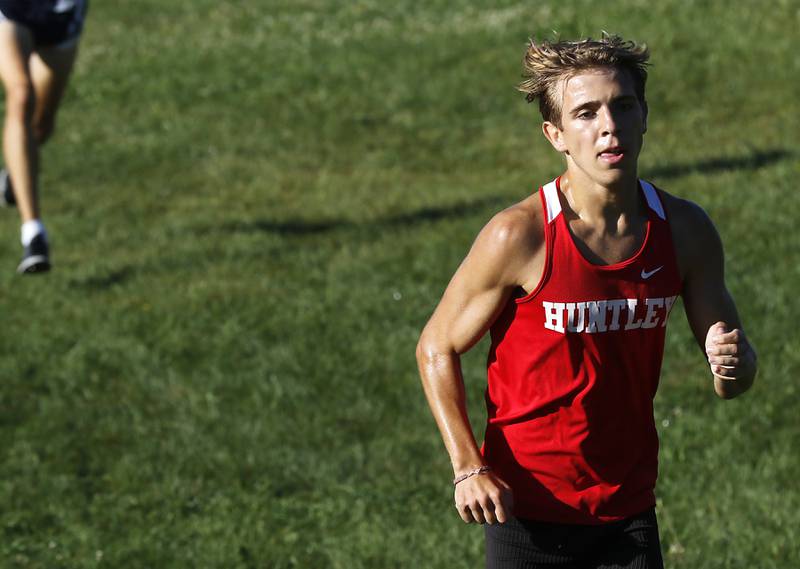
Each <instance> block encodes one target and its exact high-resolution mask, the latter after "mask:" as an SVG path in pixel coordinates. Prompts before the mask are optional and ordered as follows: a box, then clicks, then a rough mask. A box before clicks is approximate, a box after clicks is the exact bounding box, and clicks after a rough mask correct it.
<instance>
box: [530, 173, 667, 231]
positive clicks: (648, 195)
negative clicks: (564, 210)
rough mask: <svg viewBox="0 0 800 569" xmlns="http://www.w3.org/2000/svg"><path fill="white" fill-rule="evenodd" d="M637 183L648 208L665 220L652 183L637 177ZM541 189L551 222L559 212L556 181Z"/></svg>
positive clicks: (548, 219)
mask: <svg viewBox="0 0 800 569" xmlns="http://www.w3.org/2000/svg"><path fill="white" fill-rule="evenodd" d="M639 183H640V184H641V185H642V190H643V191H644V197H645V199H646V200H647V205H649V206H650V209H652V210H653V211H654V212H656V214H657V215H658V217H660V218H661V219H664V220H666V219H667V215H666V214H665V213H664V206H663V205H662V204H661V199H660V198H659V197H658V192H657V191H656V189H655V187H654V186H653V184H651V183H650V182H646V181H644V180H642V179H641V178H640V179H639ZM542 191H544V202H545V204H547V223H552V221H553V220H554V219H555V218H556V217H558V214H559V213H561V200H559V199H558V188H557V187H556V181H555V180H553V181H552V182H550V183H548V184H546V185H544V186H542Z"/></svg>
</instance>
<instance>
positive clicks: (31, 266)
mask: <svg viewBox="0 0 800 569" xmlns="http://www.w3.org/2000/svg"><path fill="white" fill-rule="evenodd" d="M49 270H50V256H49V254H48V247H47V239H46V238H45V236H44V234H42V233H40V234H39V235H37V236H36V237H34V238H33V240H32V241H31V242H30V244H29V245H28V246H27V247H25V253H23V255H22V261H21V262H20V264H19V267H17V272H18V273H21V274H32V273H44V272H45V271H49Z"/></svg>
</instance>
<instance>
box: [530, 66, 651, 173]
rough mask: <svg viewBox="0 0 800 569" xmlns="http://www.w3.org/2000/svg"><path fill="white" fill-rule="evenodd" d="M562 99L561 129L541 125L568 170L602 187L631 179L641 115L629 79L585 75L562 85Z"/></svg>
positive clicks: (601, 72) (622, 74)
mask: <svg viewBox="0 0 800 569" xmlns="http://www.w3.org/2000/svg"><path fill="white" fill-rule="evenodd" d="M562 95H563V98H562V107H561V109H562V110H561V128H559V127H557V126H555V125H553V124H552V123H545V134H546V135H547V137H548V139H550V142H551V143H552V144H553V146H554V147H555V148H556V149H557V150H559V151H560V152H564V153H565V154H566V155H567V161H568V163H569V165H570V167H576V168H578V169H579V170H581V171H583V172H584V173H585V174H586V175H588V176H589V178H591V179H592V180H594V181H596V182H598V183H600V184H603V185H607V184H609V185H610V184H613V183H615V182H617V181H619V180H621V179H623V178H626V177H630V176H633V177H635V175H636V164H637V161H638V158H639V152H640V151H641V149H642V141H643V136H642V135H643V134H644V132H645V129H646V127H645V118H646V114H645V113H646V111H645V110H644V109H643V108H642V105H641V103H640V102H639V99H638V98H637V97H636V91H635V89H634V83H633V79H632V78H631V76H630V74H629V73H628V72H626V71H623V70H616V69H597V70H590V71H587V72H585V73H581V74H579V75H576V76H574V77H571V78H570V79H568V80H567V81H566V82H564V84H563V87H562ZM548 125H550V126H549V127H548ZM548 130H549V131H550V132H549V134H548Z"/></svg>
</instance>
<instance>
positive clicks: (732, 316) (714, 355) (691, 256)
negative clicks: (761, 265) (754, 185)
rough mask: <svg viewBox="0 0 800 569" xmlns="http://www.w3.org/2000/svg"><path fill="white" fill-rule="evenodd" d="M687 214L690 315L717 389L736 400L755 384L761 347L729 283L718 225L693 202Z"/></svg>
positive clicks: (685, 253)
mask: <svg viewBox="0 0 800 569" xmlns="http://www.w3.org/2000/svg"><path fill="white" fill-rule="evenodd" d="M687 204H688V202H687ZM686 218H687V221H689V223H688V224H686V225H684V230H683V236H684V238H685V239H686V241H687V242H686V244H685V246H684V247H682V249H683V251H679V256H680V255H681V254H682V256H683V258H684V265H685V267H686V274H685V276H684V290H683V301H684V308H685V310H686V317H687V319H688V320H689V326H690V327H691V329H692V332H693V333H694V336H695V338H696V339H697V342H698V344H699V345H700V347H701V349H703V350H704V352H705V354H706V357H707V359H708V363H709V366H710V368H711V373H712V374H713V376H714V390H715V391H716V393H717V395H719V396H720V397H722V398H724V399H732V398H733V397H736V396H738V395H741V394H742V393H744V392H745V391H747V390H748V389H750V387H751V386H752V384H753V381H754V379H755V376H756V371H757V358H756V352H755V350H754V349H753V347H752V346H751V345H750V342H749V340H748V339H747V336H746V334H745V333H744V330H743V329H742V324H741V321H740V319H739V314H738V312H737V310H736V304H735V302H734V300H733V297H732V296H731V294H730V292H729V291H728V288H727V287H726V286H725V257H724V252H723V248H722V241H721V240H720V237H719V234H718V233H717V230H716V228H715V227H714V224H713V223H712V222H711V220H710V219H709V217H708V216H707V215H706V213H705V212H704V211H703V210H702V209H701V208H700V207H698V206H696V205H694V204H689V205H688V207H687V211H686ZM689 240H690V241H691V242H690V243H689V242H688V241H689Z"/></svg>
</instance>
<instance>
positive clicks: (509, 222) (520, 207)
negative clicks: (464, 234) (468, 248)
mask: <svg viewBox="0 0 800 569" xmlns="http://www.w3.org/2000/svg"><path fill="white" fill-rule="evenodd" d="M544 242H545V239H544V218H543V214H542V206H541V201H540V198H539V194H538V193H537V194H533V195H531V196H529V197H527V198H525V199H523V200H522V201H519V202H517V203H515V204H513V205H511V206H509V207H507V208H506V209H504V210H502V211H500V212H498V213H496V214H495V215H494V216H493V217H492V219H490V220H489V222H488V223H487V224H486V225H485V226H484V227H483V229H482V230H481V232H480V234H479V235H478V239H477V241H476V244H481V245H482V246H484V247H486V248H490V249H494V250H495V251H496V253H497V254H501V255H503V256H517V255H520V254H522V255H529V254H531V253H532V252H535V251H536V250H538V249H539V248H540V247H542V246H544Z"/></svg>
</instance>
